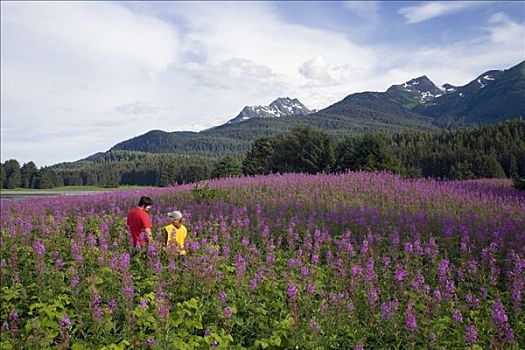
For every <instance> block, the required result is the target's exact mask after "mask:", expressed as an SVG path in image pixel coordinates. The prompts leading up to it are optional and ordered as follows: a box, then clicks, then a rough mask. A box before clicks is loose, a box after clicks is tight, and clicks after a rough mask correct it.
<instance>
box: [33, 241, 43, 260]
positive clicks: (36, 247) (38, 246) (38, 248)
mask: <svg viewBox="0 0 525 350" xmlns="http://www.w3.org/2000/svg"><path fill="white" fill-rule="evenodd" d="M33 251H34V252H35V254H36V255H37V256H40V257H41V256H43V255H44V254H45V253H46V247H45V245H44V243H42V242H40V241H39V240H36V241H34V242H33Z"/></svg>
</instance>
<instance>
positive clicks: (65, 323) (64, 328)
mask: <svg viewBox="0 0 525 350" xmlns="http://www.w3.org/2000/svg"><path fill="white" fill-rule="evenodd" d="M70 325H71V319H70V318H69V316H68V314H64V316H62V319H61V320H60V323H59V326H60V329H61V330H62V332H63V333H64V332H66V331H67V328H68V327H69V326H70Z"/></svg>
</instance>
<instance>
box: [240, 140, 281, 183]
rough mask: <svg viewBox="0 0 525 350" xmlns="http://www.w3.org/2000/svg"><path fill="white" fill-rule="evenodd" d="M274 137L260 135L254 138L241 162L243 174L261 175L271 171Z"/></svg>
mask: <svg viewBox="0 0 525 350" xmlns="http://www.w3.org/2000/svg"><path fill="white" fill-rule="evenodd" d="M274 147H275V146H274V139H272V138H268V137H262V138H260V139H257V140H255V142H254V143H253V144H252V147H251V148H250V150H249V151H248V153H247V154H246V157H245V158H244V161H243V163H242V172H243V174H245V175H262V174H268V173H270V172H271V161H272V157H273V156H274V153H275V148H274Z"/></svg>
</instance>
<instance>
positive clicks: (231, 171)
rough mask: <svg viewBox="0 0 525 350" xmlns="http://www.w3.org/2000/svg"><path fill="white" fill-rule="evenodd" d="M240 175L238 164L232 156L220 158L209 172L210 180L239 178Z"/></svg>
mask: <svg viewBox="0 0 525 350" xmlns="http://www.w3.org/2000/svg"><path fill="white" fill-rule="evenodd" d="M241 174H242V170H241V166H240V165H239V162H238V161H237V160H236V159H235V158H233V157H232V156H226V157H224V158H222V159H221V160H220V161H219V162H218V163H217V164H216V165H215V168H214V169H213V170H212V172H211V177H212V178H220V177H229V176H239V175H241Z"/></svg>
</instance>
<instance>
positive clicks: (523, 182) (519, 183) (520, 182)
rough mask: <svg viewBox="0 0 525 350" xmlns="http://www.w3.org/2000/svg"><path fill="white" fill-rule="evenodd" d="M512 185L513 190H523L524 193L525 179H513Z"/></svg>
mask: <svg viewBox="0 0 525 350" xmlns="http://www.w3.org/2000/svg"><path fill="white" fill-rule="evenodd" d="M513 185H514V187H515V188H517V189H518V190H523V191H525V179H524V178H521V177H520V178H515V179H514V180H513Z"/></svg>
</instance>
